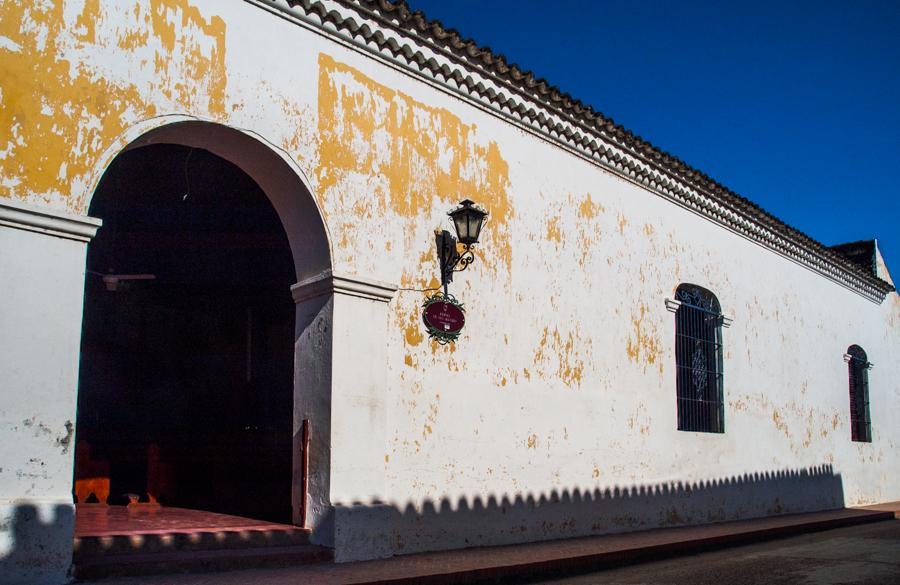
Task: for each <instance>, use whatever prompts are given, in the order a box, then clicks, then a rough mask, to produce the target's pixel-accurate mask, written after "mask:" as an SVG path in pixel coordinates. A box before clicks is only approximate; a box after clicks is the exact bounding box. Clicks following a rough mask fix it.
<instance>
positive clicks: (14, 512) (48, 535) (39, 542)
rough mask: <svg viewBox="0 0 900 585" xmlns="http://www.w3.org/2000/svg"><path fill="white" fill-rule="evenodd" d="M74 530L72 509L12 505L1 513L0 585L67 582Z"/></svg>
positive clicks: (58, 506) (68, 507)
mask: <svg viewBox="0 0 900 585" xmlns="http://www.w3.org/2000/svg"><path fill="white" fill-rule="evenodd" d="M45 518H46V519H47V520H46V521H45ZM74 530H75V511H74V507H73V506H66V505H56V506H47V507H46V508H45V507H43V506H41V507H40V509H39V506H38V505H35V504H14V505H12V506H10V507H9V508H7V509H6V510H4V511H3V514H2V520H0V583H4V584H9V585H13V584H14V583H29V584H42V583H48V584H52V585H59V584H60V583H65V582H67V581H68V580H69V575H70V573H69V571H70V568H71V565H72V538H73V534H74Z"/></svg>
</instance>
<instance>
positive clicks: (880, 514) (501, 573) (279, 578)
mask: <svg viewBox="0 0 900 585" xmlns="http://www.w3.org/2000/svg"><path fill="white" fill-rule="evenodd" d="M898 515H900V502H893V503H886V504H880V505H878V506H874V507H864V508H851V509H842V510H832V511H827V512H815V513H810V514H792V515H785V516H777V517H771V518H759V519H754V520H743V521H739V522H728V523H722V524H711V525H706V526H692V527H683V528H666V529H657V530H648V531H643V532H634V533H628V534H616V535H606V536H594V537H586V538H574V539H566V540H554V541H547V542H539V543H529V544H521V545H510V546H498V547H485V548H473V549H464V550H456V551H445V552H435V553H421V554H414V555H406V556H399V557H393V558H390V559H383V560H376V561H364V562H356V563H344V564H331V563H319V564H315V565H307V566H300V567H285V568H274V569H252V570H242V571H230V572H220V573H205V574H192V575H156V576H147V577H129V578H116V579H113V578H111V579H106V580H101V581H97V583H102V584H112V583H116V584H122V585H188V584H191V585H204V584H212V583H216V584H222V585H229V584H234V585H236V584H244V583H266V584H271V585H288V584H291V585H296V584H321V585H331V584H335V585H336V584H341V585H345V584H346V585H351V584H364V583H366V584H379V585H386V584H412V583H416V584H419V583H473V582H479V581H483V582H491V581H500V580H512V579H513V578H523V577H528V576H538V575H560V574H565V573H567V572H570V571H585V570H591V569H600V568H603V567H608V566H616V565H621V564H626V563H636V562H640V561H647V560H654V559H658V558H663V557H668V556H674V555H679V554H690V553H696V552H701V551H706V550H710V549H711V548H716V547H724V546H731V545H736V544H746V543H750V542H756V541H761V540H767V539H771V538H777V537H784V536H791V535H796V534H803V533H807V532H812V531H817V530H825V529H829V528H838V527H842V526H852V525H856V524H864V523H867V522H876V521H880V520H892V519H894V518H897V517H898Z"/></svg>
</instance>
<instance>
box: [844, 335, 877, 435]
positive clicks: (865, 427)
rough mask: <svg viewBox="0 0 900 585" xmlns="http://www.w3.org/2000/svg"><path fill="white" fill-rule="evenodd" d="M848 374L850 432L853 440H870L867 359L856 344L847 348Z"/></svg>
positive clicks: (870, 424)
mask: <svg viewBox="0 0 900 585" xmlns="http://www.w3.org/2000/svg"><path fill="white" fill-rule="evenodd" d="M847 358H848V359H847V362H848V365H849V370H850V371H849V374H850V433H851V437H852V438H853V440H854V441H861V442H864V443H871V442H872V421H871V419H869V366H870V364H869V360H868V358H867V357H866V352H865V351H863V348H861V347H860V346H858V345H851V346H850V347H849V348H847Z"/></svg>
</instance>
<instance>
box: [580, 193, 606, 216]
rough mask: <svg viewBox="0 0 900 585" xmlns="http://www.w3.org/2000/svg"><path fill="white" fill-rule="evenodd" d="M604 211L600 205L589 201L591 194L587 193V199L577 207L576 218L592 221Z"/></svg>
mask: <svg viewBox="0 0 900 585" xmlns="http://www.w3.org/2000/svg"><path fill="white" fill-rule="evenodd" d="M603 211H605V209H604V207H603V205H601V204H600V203H594V201H593V200H592V199H591V194H590V193H588V194H587V197H585V198H584V200H582V202H581V203H580V204H579V205H578V217H582V218H584V219H594V218H595V217H597V215H599V214H600V213H602V212H603Z"/></svg>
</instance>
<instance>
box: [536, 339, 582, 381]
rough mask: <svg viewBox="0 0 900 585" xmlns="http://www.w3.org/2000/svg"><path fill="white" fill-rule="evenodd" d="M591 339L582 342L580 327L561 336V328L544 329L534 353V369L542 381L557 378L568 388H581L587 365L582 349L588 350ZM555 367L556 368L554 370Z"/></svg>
mask: <svg viewBox="0 0 900 585" xmlns="http://www.w3.org/2000/svg"><path fill="white" fill-rule="evenodd" d="M589 344H590V339H588V340H586V341H585V340H582V339H581V334H580V330H579V329H578V326H577V325H576V327H575V328H574V329H573V330H571V331H569V332H568V333H565V334H561V333H560V332H559V328H557V327H554V328H553V330H552V331H551V330H550V328H549V327H544V330H543V332H542V334H541V341H540V345H539V346H538V348H537V349H536V350H535V352H534V367H535V370H537V373H538V375H539V376H540V377H541V378H542V379H547V378H548V377H551V376H552V377H555V378H558V379H559V380H561V381H562V382H563V383H564V384H565V385H566V386H569V387H573V386H581V380H582V376H583V375H584V368H585V363H584V359H583V358H582V357H581V355H582V353H581V352H582V349H587V346H588V345H589ZM554 366H555V368H554Z"/></svg>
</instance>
